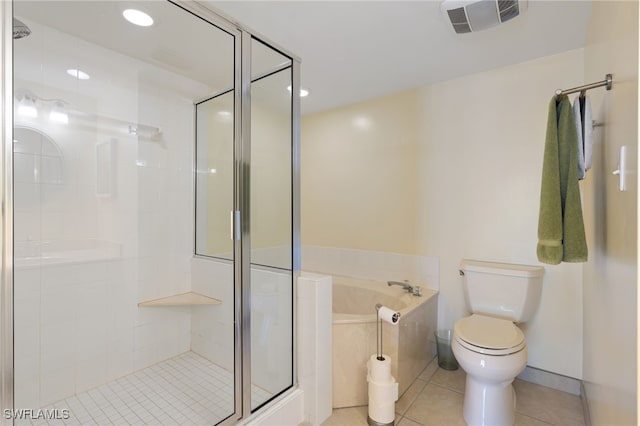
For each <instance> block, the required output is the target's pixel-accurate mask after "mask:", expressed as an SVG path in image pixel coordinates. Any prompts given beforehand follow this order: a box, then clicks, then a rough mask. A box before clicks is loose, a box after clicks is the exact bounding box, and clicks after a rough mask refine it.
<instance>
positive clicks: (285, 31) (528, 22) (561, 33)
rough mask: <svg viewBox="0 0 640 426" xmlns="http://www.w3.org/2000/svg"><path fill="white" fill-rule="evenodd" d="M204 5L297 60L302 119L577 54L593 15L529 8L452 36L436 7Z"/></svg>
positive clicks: (581, 8)
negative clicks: (500, 22)
mask: <svg viewBox="0 0 640 426" xmlns="http://www.w3.org/2000/svg"><path fill="white" fill-rule="evenodd" d="M208 3H209V5H211V6H213V7H214V8H216V9H218V10H219V11H222V12H223V13H224V14H226V15H228V16H231V17H233V18H234V19H236V20H237V21H238V22H241V23H242V24H244V25H246V26H248V27H249V28H251V29H252V30H254V31H256V32H258V33H259V34H261V35H264V36H266V37H267V38H269V39H270V40H271V41H273V42H274V43H277V44H278V45H280V46H281V47H283V48H285V49H287V50H289V51H291V52H293V53H294V54H296V55H297V56H299V57H300V58H301V59H302V85H303V87H305V88H308V89H309V90H310V91H311V94H310V95H309V96H308V97H306V98H303V100H302V111H303V113H313V112H317V111H322V110H326V109H330V108H334V107H337V106H340V105H347V104H350V103H354V102H358V101H362V100H366V99H371V98H375V97H379V96H383V95H386V94H390V93H395V92H399V91H403V90H407V89H410V88H415V87H419V86H423V85H426V84H430V83H434V82H437V81H443V80H448V79H451V78H455V77H460V76H463V75H468V74H473V73H478V72H482V71H485V70H489V69H493V68H497V67H501V66H505V65H508V64H513V63H518V62H522V61H526V60H529V59H533V58H538V57H542V56H547V55H552V54H555V53H560V52H563V51H566V50H570V49H575V48H579V47H582V46H583V45H584V41H585V34H586V27H587V23H588V20H589V15H590V12H591V2H590V1H575V0H574V1H542V0H529V7H528V10H527V11H526V12H525V13H524V14H522V15H521V16H519V17H517V18H515V19H513V20H511V21H509V22H507V23H505V24H503V25H501V26H498V27H494V28H492V29H489V30H485V31H482V32H477V33H470V34H460V35H458V34H455V33H454V32H453V31H452V30H450V29H449V27H448V25H449V24H448V23H447V22H446V21H445V19H444V17H443V15H442V14H441V12H440V1H213V0H209V1H208ZM532 83H535V82H532Z"/></svg>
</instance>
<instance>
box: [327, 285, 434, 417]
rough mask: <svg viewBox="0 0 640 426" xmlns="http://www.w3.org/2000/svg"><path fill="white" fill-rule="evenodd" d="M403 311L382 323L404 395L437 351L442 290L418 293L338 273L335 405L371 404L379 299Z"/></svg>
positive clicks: (385, 348)
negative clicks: (369, 365)
mask: <svg viewBox="0 0 640 426" xmlns="http://www.w3.org/2000/svg"><path fill="white" fill-rule="evenodd" d="M376 303H382V304H384V305H386V306H388V307H389V308H391V309H394V310H398V311H399V312H400V314H401V317H400V321H399V322H398V324H397V325H391V324H388V323H383V327H382V328H383V345H384V346H383V351H384V353H385V354H386V355H389V356H390V357H391V360H392V367H391V373H392V375H393V376H394V378H395V379H396V381H397V382H398V384H399V394H400V395H402V394H403V393H404V392H405V391H406V390H407V388H408V387H409V386H410V385H411V384H412V383H413V381H414V380H415V378H416V377H418V375H419V374H420V372H421V371H422V370H423V369H424V368H425V367H426V365H427V364H428V362H429V360H431V359H432V358H433V355H434V354H435V343H434V341H433V337H432V336H433V332H434V331H435V328H436V321H437V313H438V311H437V291H435V290H430V289H423V294H422V296H413V295H411V294H408V293H407V292H406V291H404V290H402V289H401V288H400V287H395V286H394V287H389V286H387V284H386V283H384V282H376V281H370V280H359V279H355V278H347V277H340V276H333V406H334V408H337V407H350V406H356V405H364V404H367V401H368V397H367V367H366V364H367V360H368V359H369V357H370V356H371V354H374V353H376V311H375V304H376Z"/></svg>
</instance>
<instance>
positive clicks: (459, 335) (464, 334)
mask: <svg viewBox="0 0 640 426" xmlns="http://www.w3.org/2000/svg"><path fill="white" fill-rule="evenodd" d="M453 334H454V337H455V339H456V340H457V341H458V343H460V345H461V346H463V347H465V348H466V349H469V350H470V351H473V352H477V353H481V354H485V355H495V356H499V355H509V354H512V353H515V352H519V351H521V350H522V349H523V348H524V347H525V346H526V342H525V339H524V333H522V330H520V329H519V328H518V327H516V325H515V324H514V323H513V322H511V321H508V320H504V319H500V318H494V317H489V316H485V315H479V314H473V315H471V316H469V317H466V318H462V319H461V320H458V321H457V322H456V324H455V326H454V330H453Z"/></svg>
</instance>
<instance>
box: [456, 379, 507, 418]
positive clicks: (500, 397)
mask: <svg viewBox="0 0 640 426" xmlns="http://www.w3.org/2000/svg"><path fill="white" fill-rule="evenodd" d="M511 383H513V379H511V380H507V381H505V382H501V383H496V382H489V383H487V382H480V381H478V380H476V379H474V378H473V377H472V376H470V375H468V374H467V384H466V388H465V394H464V420H465V421H466V422H467V424H468V425H469V426H485V425H486V426H511V425H513V423H514V422H515V409H516V393H515V391H514V390H513V386H512V385H511Z"/></svg>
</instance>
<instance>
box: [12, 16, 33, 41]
mask: <svg viewBox="0 0 640 426" xmlns="http://www.w3.org/2000/svg"><path fill="white" fill-rule="evenodd" d="M29 34H31V30H30V29H29V27H27V25H26V24H25V23H24V22H22V21H20V20H19V19H16V18H13V39H14V40H17V39H19V38H23V37H26V36H28V35H29Z"/></svg>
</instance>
